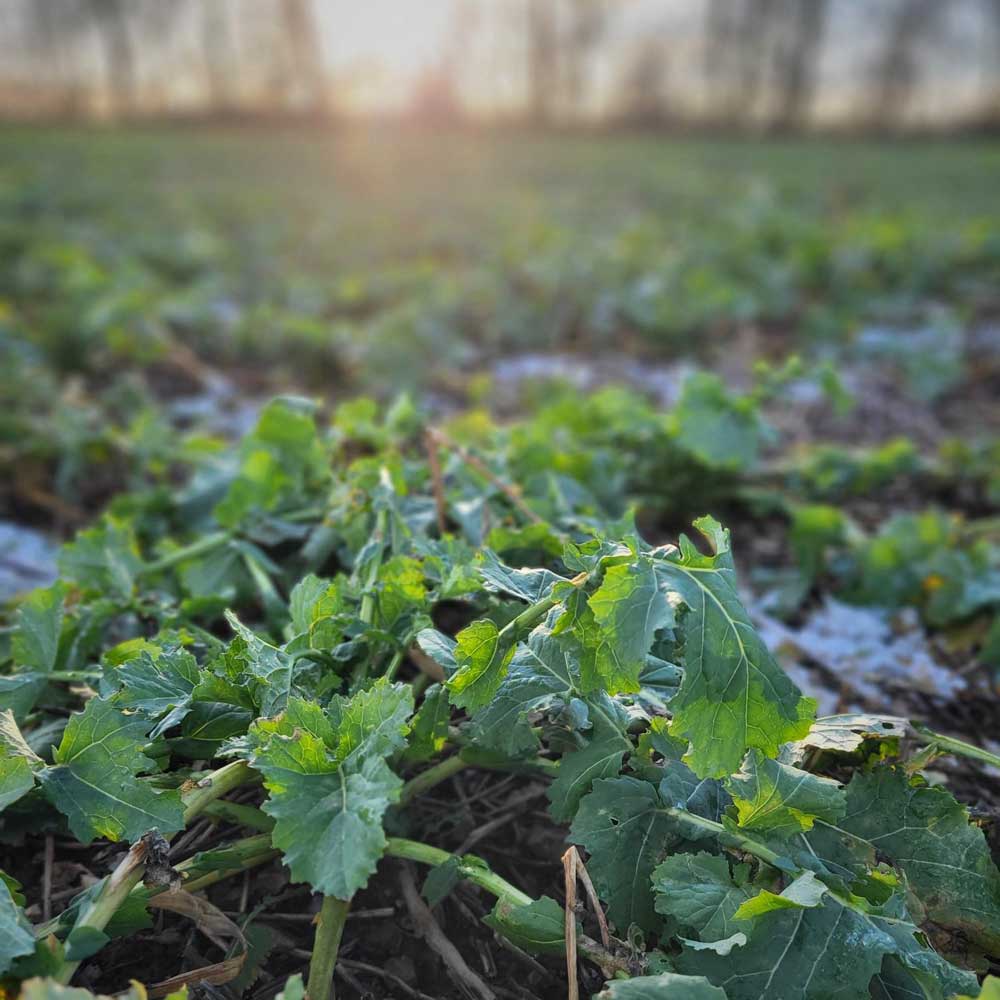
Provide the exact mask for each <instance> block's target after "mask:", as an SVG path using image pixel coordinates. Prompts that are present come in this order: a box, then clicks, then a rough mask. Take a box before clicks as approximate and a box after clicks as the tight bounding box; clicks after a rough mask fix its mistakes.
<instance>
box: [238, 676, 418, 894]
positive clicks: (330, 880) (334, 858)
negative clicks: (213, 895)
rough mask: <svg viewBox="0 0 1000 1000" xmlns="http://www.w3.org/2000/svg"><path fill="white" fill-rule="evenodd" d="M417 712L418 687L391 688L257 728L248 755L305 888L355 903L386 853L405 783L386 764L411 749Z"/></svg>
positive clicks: (303, 705)
mask: <svg viewBox="0 0 1000 1000" xmlns="http://www.w3.org/2000/svg"><path fill="white" fill-rule="evenodd" d="M412 711H413V690H412V688H411V687H410V685H409V684H394V685H390V684H389V683H388V682H387V681H385V679H381V680H380V681H378V682H377V683H376V684H375V685H373V686H372V687H371V688H369V689H368V690H365V691H360V692H358V693H357V694H356V695H354V697H353V698H351V699H349V700H348V699H343V698H337V699H335V700H334V702H333V703H332V704H331V705H330V708H329V710H328V713H327V714H325V713H324V712H323V710H322V709H321V708H320V707H319V706H318V705H316V704H315V703H314V702H306V701H302V700H301V699H298V698H293V699H291V700H290V701H289V703H288V708H287V709H286V711H285V712H284V713H283V714H282V715H280V716H278V717H277V718H275V719H269V720H268V719H262V720H259V721H258V722H256V723H254V725H253V726H252V727H251V730H250V733H249V736H248V741H249V744H250V747H249V750H248V751H247V753H248V756H249V757H250V760H251V763H252V764H253V766H254V767H255V768H256V769H257V770H259V771H260V772H261V773H262V774H263V775H264V784H265V787H266V788H267V790H268V800H267V802H265V803H264V806H263V809H264V812H266V813H267V814H268V815H269V816H271V817H273V818H274V819H275V820H276V823H275V827H274V833H273V835H272V840H273V842H274V845H275V847H277V848H279V849H280V850H281V851H282V853H283V855H284V860H285V864H287V865H288V867H289V869H290V870H291V874H292V878H293V879H294V880H295V881H297V882H308V883H309V884H310V885H311V886H312V887H313V888H314V889H315V890H316V891H317V892H322V893H323V894H324V895H330V896H336V897H338V898H340V899H350V898H351V897H352V896H353V895H354V893H355V892H357V891H358V890H359V889H360V888H362V887H363V886H364V885H365V884H366V883H367V881H368V878H369V877H370V876H371V874H372V873H373V872H374V871H375V866H376V865H377V863H378V860H379V858H380V857H381V856H382V853H383V851H384V850H385V845H386V839H385V833H384V831H383V829H382V818H383V816H384V815H385V811H386V810H387V809H388V808H389V806H390V805H391V804H392V803H394V802H398V801H399V794H400V790H401V789H402V785H403V783H402V781H401V780H400V779H399V778H398V777H397V776H396V775H395V774H393V773H392V771H390V770H389V768H388V766H387V765H386V763H385V761H384V760H383V759H382V758H383V757H385V756H388V755H389V754H391V753H394V752H395V751H397V750H399V749H401V748H402V747H403V745H404V744H405V737H406V733H407V731H408V728H409V727H408V723H407V719H408V717H409V715H410V713H411V712H412Z"/></svg>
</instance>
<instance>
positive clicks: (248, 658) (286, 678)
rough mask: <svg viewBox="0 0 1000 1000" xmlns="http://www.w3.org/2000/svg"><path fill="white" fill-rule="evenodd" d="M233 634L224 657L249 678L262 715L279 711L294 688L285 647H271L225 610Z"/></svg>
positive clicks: (291, 663) (292, 672)
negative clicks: (236, 665)
mask: <svg viewBox="0 0 1000 1000" xmlns="http://www.w3.org/2000/svg"><path fill="white" fill-rule="evenodd" d="M226 620H227V621H228V622H229V624H230V626H231V627H232V629H233V631H234V632H235V633H236V637H235V638H234V639H233V641H232V642H231V643H230V644H229V649H228V650H227V651H226V658H227V659H229V660H230V661H232V662H234V663H236V664H238V665H239V667H241V668H242V669H243V670H244V671H245V672H246V673H247V674H248V675H249V676H250V678H251V684H252V688H253V692H254V695H255V700H256V701H257V703H258V704H259V705H260V712H261V715H265V716H270V715H275V714H277V713H278V712H280V711H281V710H282V709H283V708H284V707H285V706H286V705H287V704H288V697H289V695H290V694H293V693H294V691H295V688H294V684H293V680H294V673H295V664H294V661H293V660H292V658H291V656H289V655H288V654H287V653H286V652H285V651H284V650H282V649H278V647H277V646H272V645H271V643H269V642H266V641H265V640H264V639H261V637H260V636H259V635H257V634H256V633H255V632H253V631H251V630H250V629H248V628H247V627H246V626H245V625H244V624H242V622H240V620H239V619H238V618H237V617H236V615H234V614H233V613H232V612H230V611H227V612H226Z"/></svg>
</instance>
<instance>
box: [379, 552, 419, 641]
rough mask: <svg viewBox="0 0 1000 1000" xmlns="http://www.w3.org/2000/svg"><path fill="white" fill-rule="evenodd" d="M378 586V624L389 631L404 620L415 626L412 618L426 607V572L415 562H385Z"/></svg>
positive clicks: (398, 559) (406, 559) (394, 559)
mask: <svg viewBox="0 0 1000 1000" xmlns="http://www.w3.org/2000/svg"><path fill="white" fill-rule="evenodd" d="M377 586H378V599H377V601H376V619H375V624H376V625H378V626H379V627H381V628H383V629H385V630H386V631H391V630H392V629H393V628H396V627H397V626H398V625H399V623H400V622H401V621H403V620H404V619H405V620H406V621H407V622H412V620H413V615H414V614H416V613H418V612H420V611H423V610H424V609H425V608H426V606H427V585H426V583H425V581H424V572H423V568H422V566H421V564H420V562H419V561H418V560H416V559H411V558H410V557H408V556H393V557H392V558H391V559H389V560H387V561H386V562H384V563H383V564H382V565H381V566H380V567H379V571H378V584H377ZM407 616H408V617H407ZM410 630H411V631H412V628H411V629H410Z"/></svg>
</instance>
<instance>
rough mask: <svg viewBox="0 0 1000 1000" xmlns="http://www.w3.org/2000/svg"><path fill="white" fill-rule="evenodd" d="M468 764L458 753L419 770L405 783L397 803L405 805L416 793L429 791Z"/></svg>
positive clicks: (421, 793)
mask: <svg viewBox="0 0 1000 1000" xmlns="http://www.w3.org/2000/svg"><path fill="white" fill-rule="evenodd" d="M468 766H469V762H468V761H466V760H465V759H463V757H462V755H461V754H460V753H456V754H453V755H452V756H451V757H445V759H444V760H442V761H439V762H438V763H437V764H435V765H434V766H433V767H429V768H427V770H426V771H421V772H420V774H418V775H417V776H416V777H415V778H411V779H410V780H409V781H408V782H407V783H406V784H405V785H403V791H402V792H401V793H400V796H399V804H400V805H404V806H405V805H406V804H407V803H408V802H412V801H413V800H414V799H415V798H416V797H417V796H418V795H423V794H424V793H426V792H428V791H430V790H431V789H432V788H433V787H434V786H435V785H440V784H441V782H442V781H447V780H448V778H450V777H451V776H452V775H453V774H458V772H459V771H461V770H462V769H463V768H466V767H468Z"/></svg>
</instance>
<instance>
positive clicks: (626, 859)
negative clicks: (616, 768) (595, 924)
mask: <svg viewBox="0 0 1000 1000" xmlns="http://www.w3.org/2000/svg"><path fill="white" fill-rule="evenodd" d="M661 807H662V802H661V801H660V798H659V796H658V795H657V792H656V789H655V788H654V787H653V786H652V785H651V784H649V782H646V781H639V780H638V779H636V778H629V777H621V778H602V779H601V780H599V781H595V782H594V786H593V789H592V790H591V792H590V793H589V794H588V795H586V796H584V798H583V800H582V801H581V802H580V808H579V810H578V811H577V814H576V818H575V819H574V820H573V825H572V827H571V828H570V840H571V841H572V842H573V843H576V844H582V845H583V846H584V847H585V848H586V849H587V851H588V852H589V854H590V860H589V861H588V862H587V870H588V871H589V872H590V876H591V878H592V879H593V881H594V886H595V887H596V889H597V892H598V894H599V895H600V897H601V898H602V899H603V900H605V902H606V903H607V904H608V917H609V918H610V919H611V920H612V921H613V922H614V924H615V926H616V927H617V928H618V929H619V930H620V931H622V932H625V931H627V930H628V927H629V925H630V924H633V923H634V924H638V925H639V926H640V927H642V928H643V929H645V930H649V929H652V928H653V927H654V926H655V925H656V917H655V912H654V909H653V894H652V890H651V888H650V876H651V875H652V873H653V869H654V868H655V867H656V864H657V862H658V861H659V860H660V859H661V858H662V856H663V855H664V854H665V853H666V850H667V847H668V843H669V839H670V833H671V824H670V821H669V819H668V818H667V816H666V814H665V813H664V812H663V811H662V808H661Z"/></svg>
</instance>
